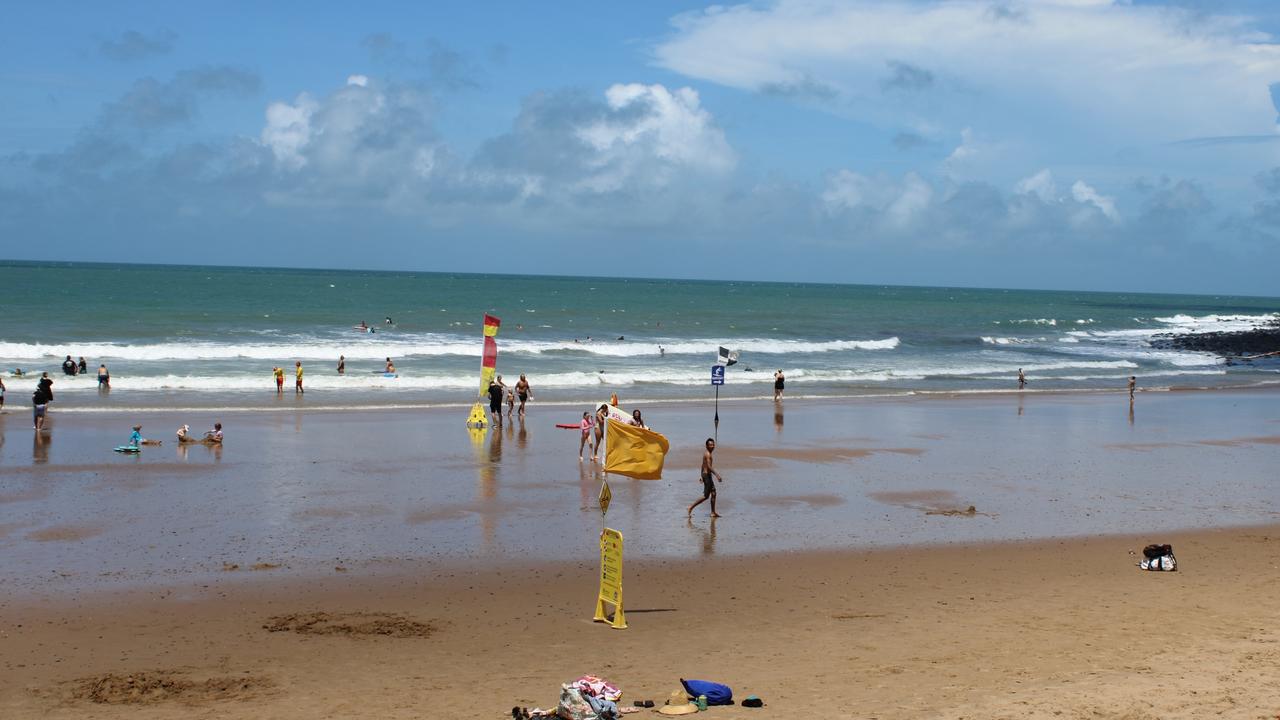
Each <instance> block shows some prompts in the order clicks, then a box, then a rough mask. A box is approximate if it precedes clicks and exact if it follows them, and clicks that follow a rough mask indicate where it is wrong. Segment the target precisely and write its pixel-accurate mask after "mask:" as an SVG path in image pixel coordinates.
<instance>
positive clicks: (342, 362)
mask: <svg viewBox="0 0 1280 720" xmlns="http://www.w3.org/2000/svg"><path fill="white" fill-rule="evenodd" d="M338 374H339V375H346V374H347V356H346V355H339V356H338Z"/></svg>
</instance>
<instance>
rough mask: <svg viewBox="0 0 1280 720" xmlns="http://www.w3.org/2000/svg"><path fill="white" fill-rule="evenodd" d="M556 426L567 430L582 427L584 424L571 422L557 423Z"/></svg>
mask: <svg viewBox="0 0 1280 720" xmlns="http://www.w3.org/2000/svg"><path fill="white" fill-rule="evenodd" d="M556 427H558V428H564V429H565V430H577V429H578V428H580V427H582V425H580V424H578V423H573V424H570V423H556Z"/></svg>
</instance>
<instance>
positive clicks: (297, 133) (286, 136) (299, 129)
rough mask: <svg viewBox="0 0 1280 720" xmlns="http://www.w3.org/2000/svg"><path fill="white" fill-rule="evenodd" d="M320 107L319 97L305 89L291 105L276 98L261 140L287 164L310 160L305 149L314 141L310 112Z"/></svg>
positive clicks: (293, 165)
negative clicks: (303, 150)
mask: <svg viewBox="0 0 1280 720" xmlns="http://www.w3.org/2000/svg"><path fill="white" fill-rule="evenodd" d="M317 107H318V105H317V104H316V101H315V100H313V99H312V98H311V96H310V95H308V94H306V93H302V94H301V95H299V96H298V99H297V100H296V101H294V104H292V105H290V104H288V103H283V102H274V103H271V104H270V105H268V106H267V124H266V126H265V127H263V128H262V134H261V138H262V144H263V145H266V146H267V147H268V148H270V149H271V152H272V153H273V154H274V155H275V157H276V160H278V161H279V162H280V163H281V164H283V165H285V166H286V167H289V168H293V169H297V168H300V167H302V166H303V165H306V164H307V159H306V158H305V157H303V156H302V149H303V148H304V147H306V145H307V144H308V143H309V142H311V116H312V115H313V114H314V113H315V111H316V108H317Z"/></svg>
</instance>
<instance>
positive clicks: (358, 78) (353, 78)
mask: <svg viewBox="0 0 1280 720" xmlns="http://www.w3.org/2000/svg"><path fill="white" fill-rule="evenodd" d="M347 84H348V85H358V86H360V87H368V86H369V76H368V75H350V76H348V77H347Z"/></svg>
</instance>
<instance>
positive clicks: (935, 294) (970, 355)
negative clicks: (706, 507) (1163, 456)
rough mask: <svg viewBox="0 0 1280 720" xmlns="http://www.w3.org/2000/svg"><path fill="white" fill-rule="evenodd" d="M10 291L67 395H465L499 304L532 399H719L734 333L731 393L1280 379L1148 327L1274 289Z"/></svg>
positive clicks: (518, 282) (515, 283)
mask: <svg viewBox="0 0 1280 720" xmlns="http://www.w3.org/2000/svg"><path fill="white" fill-rule="evenodd" d="M0 308H3V310H2V311H0V318H2V321H0V368H3V369H4V378H5V382H6V384H7V385H8V387H9V397H10V402H11V403H13V401H14V399H15V398H20V399H22V400H23V401H24V402H23V403H22V404H23V405H25V404H26V403H25V400H26V399H27V396H28V394H29V393H27V392H23V391H29V390H33V389H34V385H35V380H34V378H33V377H28V378H22V379H20V378H17V377H14V376H13V375H12V371H13V370H14V369H16V368H21V369H22V370H23V371H25V372H27V373H31V374H34V375H38V374H39V372H40V371H48V372H49V373H50V375H51V376H52V377H53V378H54V381H55V384H54V391H55V394H56V397H57V399H58V401H57V403H56V405H57V407H58V410H59V412H97V411H107V410H119V409H121V408H148V407H167V408H172V407H187V406H190V407H216V408H227V409H239V408H243V409H259V408H265V409H269V408H286V407H287V408H289V409H293V408H295V407H297V404H298V403H299V402H304V403H305V404H306V406H307V407H308V408H312V409H319V408H324V407H329V406H332V407H341V408H344V409H345V408H351V407H363V406H368V407H389V406H391V407H394V406H409V407H412V406H433V405H460V406H461V405H467V404H470V403H471V402H473V401H474V399H475V397H476V395H477V393H478V390H479V375H480V367H479V366H480V351H481V342H482V340H481V326H482V322H483V316H484V314H485V313H489V314H492V315H495V316H497V317H499V318H501V320H502V328H501V331H500V332H499V334H498V337H497V342H498V372H499V373H500V374H502V375H503V376H504V378H505V380H506V381H507V383H508V384H513V383H514V382H515V380H516V378H517V377H518V376H519V375H520V374H521V373H524V374H526V375H527V376H528V379H529V382H530V384H531V386H532V388H533V392H534V401H535V403H545V402H554V403H571V404H575V403H590V402H596V401H599V400H603V399H607V398H608V397H609V395H610V394H612V393H617V394H618V395H619V396H620V397H621V398H622V399H623V401H624V402H625V403H626V404H628V405H631V404H635V403H642V402H646V401H691V400H698V401H705V400H708V399H710V398H711V397H712V396H713V392H714V391H713V388H712V387H711V385H710V368H711V366H712V365H713V364H714V362H715V360H716V356H717V350H718V348H720V347H721V346H723V347H725V348H728V349H730V350H734V351H737V352H738V353H739V360H738V362H737V364H735V365H733V366H731V367H730V368H728V372H727V377H726V381H725V384H724V386H723V387H722V388H721V389H720V397H721V398H722V399H730V398H750V397H770V396H771V395H772V387H773V374H774V372H775V371H777V370H782V371H783V372H784V373H785V375H786V397H787V398H788V399H795V398H816V397H857V396H885V395H911V394H930V393H973V392H1006V391H1007V392H1016V391H1017V381H1016V375H1017V371H1018V369H1019V368H1022V369H1023V371H1024V372H1025V373H1026V375H1027V378H1028V381H1029V382H1028V385H1027V388H1026V390H1025V391H1024V392H1070V391H1088V390H1115V391H1117V392H1118V391H1121V390H1123V388H1124V386H1125V384H1126V379H1127V378H1128V376H1130V375H1136V376H1138V383H1139V387H1140V388H1142V389H1144V390H1154V389H1177V388H1219V387H1237V386H1258V385H1274V384H1280V364H1277V363H1274V362H1271V363H1265V362H1259V363H1253V364H1236V365H1226V364H1224V362H1223V361H1222V360H1221V358H1218V357H1217V356H1215V355H1211V354H1206V353H1198V352H1187V351H1171V350H1157V349H1153V348H1152V347H1151V345H1150V342H1149V341H1150V339H1151V338H1152V337H1153V336H1154V335H1156V334H1159V333H1170V332H1207V331H1217V330H1236V329H1248V328H1251V327H1253V326H1254V325H1256V324H1258V323H1260V322H1264V321H1267V320H1275V319H1278V318H1280V298H1260V297H1233V296H1226V295H1215V296H1199V295H1152V294H1138V293H1097V292H1060V291H1035V290H998V289H968V288H936V287H896V286H870V285H831V284H800V283H766V282H720V281H692V280H657V279H623V278H604V277H599V278H589V277H547V276H518V275H471V274H458V273H430V272H373V271H344V270H301V269H278V268H231V267H195V266H145V265H115V264H110V265H108V264H84V263H30V262H9V261H3V262H0ZM386 318H391V319H392V321H393V324H386V322H385V319H386ZM361 322H365V323H367V324H368V325H369V326H370V327H371V328H372V329H373V330H374V332H372V333H369V332H360V331H357V330H355V329H353V326H355V325H358V324H359V323H361ZM66 355H71V356H72V357H73V358H74V359H77V360H78V359H79V358H80V357H84V358H85V360H86V362H87V364H88V366H89V373H88V375H87V376H83V377H79V376H78V377H67V376H64V375H63V373H62V370H61V363H62V360H63V358H64V357H65V356H66ZM339 356H345V357H346V374H345V375H338V374H337V372H336V370H335V367H336V364H337V361H338V357H339ZM388 357H390V358H391V359H392V360H393V361H394V363H395V366H396V370H397V374H398V376H397V377H384V376H383V374H382V369H383V366H384V364H385V359H386V358H388ZM297 361H301V362H302V363H303V366H304V368H305V371H306V379H305V384H306V388H307V394H306V396H305V398H302V399H301V400H299V399H297V398H294V397H293V389H292V384H293V383H292V377H293V373H292V370H293V367H294V363H295V362H297ZM100 363H103V364H106V365H107V367H108V369H109V371H110V373H111V389H110V392H107V393H101V392H99V391H98V388H97V381H96V378H95V374H96V370H97V367H98V365H99V364H100ZM275 366H281V367H284V368H285V369H286V372H287V377H288V378H289V380H288V382H287V383H286V393H285V394H286V397H285V398H283V399H281V398H277V397H276V393H275V385H274V381H273V378H272V368H273V367H275ZM28 385H30V386H31V387H28Z"/></svg>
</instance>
